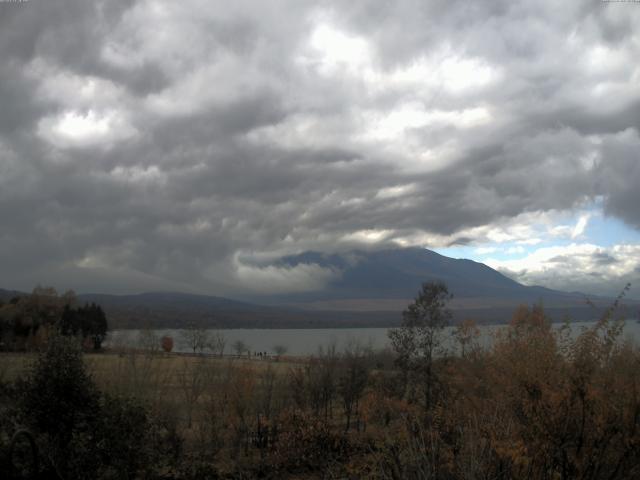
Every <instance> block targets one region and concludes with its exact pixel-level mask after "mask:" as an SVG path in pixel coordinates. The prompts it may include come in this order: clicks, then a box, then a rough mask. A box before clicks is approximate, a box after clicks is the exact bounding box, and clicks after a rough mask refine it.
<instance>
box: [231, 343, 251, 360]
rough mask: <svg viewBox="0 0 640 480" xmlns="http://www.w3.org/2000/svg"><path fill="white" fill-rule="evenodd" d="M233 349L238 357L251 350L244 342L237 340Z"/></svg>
mask: <svg viewBox="0 0 640 480" xmlns="http://www.w3.org/2000/svg"><path fill="white" fill-rule="evenodd" d="M232 347H233V350H234V351H235V352H236V355H237V356H241V355H242V354H243V353H244V352H246V351H247V350H249V346H248V345H247V344H246V343H244V342H243V341H242V340H236V341H235V342H233V345H232Z"/></svg>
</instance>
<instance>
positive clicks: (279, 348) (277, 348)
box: [271, 345, 288, 360]
mask: <svg viewBox="0 0 640 480" xmlns="http://www.w3.org/2000/svg"><path fill="white" fill-rule="evenodd" d="M271 348H272V349H273V351H274V352H275V353H276V355H277V356H278V357H277V359H278V360H280V357H281V356H282V355H284V354H285V353H287V350H288V348H287V346H286V345H274V346H273V347H271Z"/></svg>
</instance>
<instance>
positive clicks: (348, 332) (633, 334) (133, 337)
mask: <svg viewBox="0 0 640 480" xmlns="http://www.w3.org/2000/svg"><path fill="white" fill-rule="evenodd" d="M592 325H593V323H592V322H576V323H572V324H571V331H572V335H573V336H577V335H578V334H579V333H580V332H581V331H582V329H584V328H587V327H589V326H592ZM561 326H562V324H554V327H555V328H559V327H561ZM503 327H504V326H503V325H484V326H480V327H479V329H480V339H479V341H480V344H481V345H482V346H483V347H487V346H489V345H490V343H491V338H492V334H493V333H494V332H495V331H496V330H497V329H500V328H503ZM388 331H389V329H387V328H316V329H303V328H299V329H223V330H211V332H220V333H222V334H223V335H224V338H225V340H226V345H227V346H226V349H225V353H233V352H232V347H231V346H232V345H233V343H234V342H236V341H238V340H241V341H242V342H244V343H245V344H246V345H247V348H248V349H249V350H251V351H252V352H254V351H260V352H268V353H270V354H272V353H273V347H274V346H275V345H283V346H285V347H286V348H287V354H289V355H302V356H305V355H313V354H315V353H317V352H318V349H319V348H320V347H323V348H324V347H327V346H329V345H331V344H335V345H336V347H337V350H338V351H342V350H343V349H344V347H345V346H346V345H348V343H349V342H354V341H355V342H359V343H360V344H363V345H367V346H371V347H372V348H373V349H375V350H382V349H384V348H386V347H389V346H390V344H389V338H388V337H387V332H388ZM453 331H454V328H453V327H448V328H447V329H445V331H444V335H443V337H444V339H445V341H444V343H445V346H446V347H447V348H451V349H453V348H455V344H454V342H453V338H452V333H453ZM143 332H144V333H143ZM149 333H151V334H153V335H154V336H155V337H157V342H159V339H160V338H161V337H162V336H164V335H168V336H170V337H172V338H173V340H174V347H173V351H174V352H189V351H190V348H189V346H188V344H187V342H186V340H185V338H184V335H183V331H182V330H180V329H159V330H152V331H151V332H149V331H146V332H145V331H141V330H114V331H112V332H110V334H109V338H108V339H107V342H106V344H105V345H106V346H112V347H117V346H124V347H139V346H140V344H141V341H140V338H141V335H143V336H144V335H149ZM623 338H631V339H633V340H634V341H638V340H640V323H638V322H637V321H636V320H635V319H631V320H627V322H626V323H625V327H624V333H623ZM158 345H159V343H158Z"/></svg>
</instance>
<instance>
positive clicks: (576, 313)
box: [0, 248, 640, 328]
mask: <svg viewBox="0 0 640 480" xmlns="http://www.w3.org/2000/svg"><path fill="white" fill-rule="evenodd" d="M301 264H314V265H318V266H320V267H323V268H326V269H331V270H332V271H334V272H335V276H334V279H333V281H331V282H330V283H329V284H328V285H326V286H325V287H324V288H322V289H320V290H317V291H310V292H304V293H295V294H286V295H282V294H281V295H246V296H244V297H242V301H240V300H232V299H229V298H222V297H215V296H207V295H192V294H184V293H175V292H150V293H142V294H137V295H105V294H83V295H79V297H78V299H79V301H80V302H81V303H85V302H95V303H98V304H100V305H101V306H102V307H103V308H104V309H105V311H106V313H107V315H108V317H109V319H110V322H111V325H112V326H113V327H115V328H139V327H143V326H153V327H164V328H169V327H180V326H185V325H188V324H197V325H206V326H211V327H219V328H313V327H316V328H318V327H365V326H368V327H373V326H379V327H383V326H384V327H386V326H394V325H397V324H398V323H399V322H400V320H401V312H402V311H403V309H404V308H405V307H406V306H407V305H408V304H409V303H410V302H411V301H412V299H413V298H414V297H415V295H416V293H417V292H418V290H419V289H420V286H421V284H422V283H423V282H428V281H443V282H445V283H446V284H447V286H448V287H449V290H450V292H451V293H452V294H453V296H454V298H453V301H452V302H451V304H450V306H451V309H452V310H453V313H454V318H455V319H456V320H459V319H463V318H474V319H476V320H477V321H478V322H480V323H502V322H505V321H508V320H509V318H510V317H511V314H512V313H513V310H514V309H515V308H516V307H517V306H518V305H519V304H522V303H525V304H532V303H535V302H540V301H541V302H543V304H544V306H545V310H546V311H547V313H548V314H549V315H550V316H551V317H552V319H553V320H555V321H561V320H563V319H564V318H565V317H569V318H571V319H573V320H591V319H593V318H595V317H597V316H598V314H599V310H598V309H596V310H594V309H593V308H592V307H591V306H588V305H587V303H586V296H585V295H582V294H580V293H575V292H573V293H567V292H561V291H557V290H550V289H547V288H544V287H539V286H525V285H522V284H520V283H518V282H516V281H514V280H512V279H510V278H508V277H506V276H505V275H503V274H501V273H499V272H497V271H495V270H493V269H492V268H490V267H488V266H486V265H484V264H481V263H478V262H474V261H471V260H465V259H454V258H449V257H446V256H443V255H440V254H438V253H436V252H433V251H430V250H427V249H422V248H406V249H395V250H381V251H374V252H363V251H353V252H348V253H345V254H343V255H326V254H322V253H318V252H306V253H303V254H300V255H296V256H289V257H284V258H282V259H280V260H279V261H278V262H276V265H277V266H279V267H295V266H297V265H301ZM16 293H18V292H14V291H7V290H0V299H2V298H5V299H7V298H10V297H11V296H14V295H15V294H16ZM592 300H593V301H594V302H595V303H596V304H598V305H599V307H601V308H604V307H606V306H608V305H609V304H610V303H611V301H612V300H611V299H606V298H592ZM625 303H626V304H627V305H628V306H629V307H630V309H631V311H632V312H635V311H637V309H638V306H639V305H640V304H639V303H638V302H635V301H628V300H627V301H625ZM628 316H635V315H633V314H632V313H631V314H629V315H628Z"/></svg>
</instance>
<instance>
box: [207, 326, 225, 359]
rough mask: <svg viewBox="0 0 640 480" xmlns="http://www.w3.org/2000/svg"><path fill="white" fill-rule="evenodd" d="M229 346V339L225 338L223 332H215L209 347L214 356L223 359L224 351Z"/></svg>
mask: <svg viewBox="0 0 640 480" xmlns="http://www.w3.org/2000/svg"><path fill="white" fill-rule="evenodd" d="M226 346H227V339H226V338H225V337H224V335H223V334H222V332H219V331H215V332H213V333H212V334H211V337H210V340H209V344H208V345H207V347H208V348H209V350H211V351H212V352H213V353H214V354H216V355H218V356H220V357H222V356H223V355H224V349H225V347H226Z"/></svg>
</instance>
